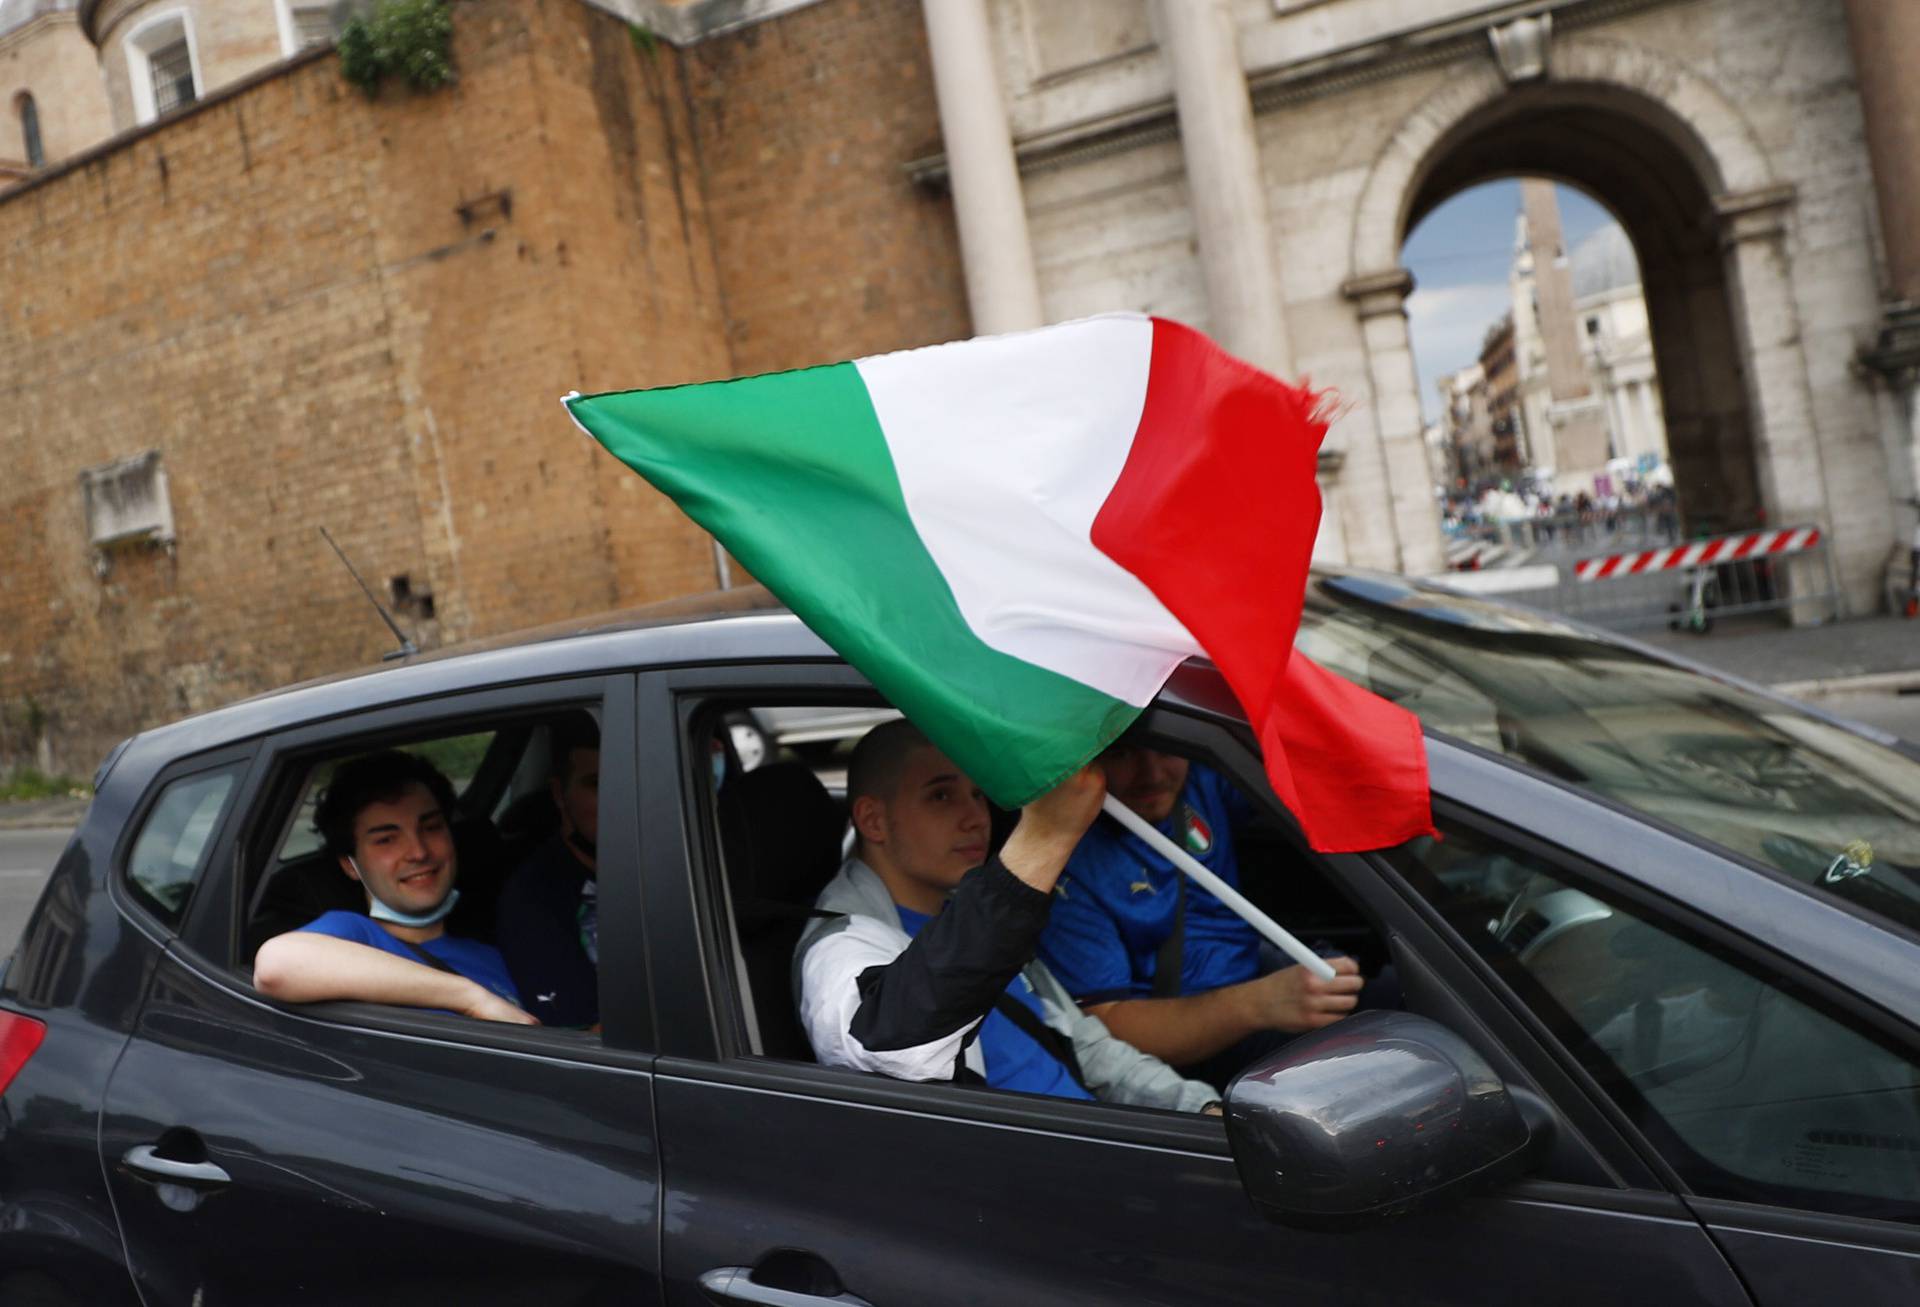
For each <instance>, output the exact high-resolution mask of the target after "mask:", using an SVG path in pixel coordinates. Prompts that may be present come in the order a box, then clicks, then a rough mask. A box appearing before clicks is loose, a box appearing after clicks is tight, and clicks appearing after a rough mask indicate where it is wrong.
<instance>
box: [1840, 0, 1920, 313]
mask: <svg viewBox="0 0 1920 1307" xmlns="http://www.w3.org/2000/svg"><path fill="white" fill-rule="evenodd" d="M1846 11H1847V35H1848V37H1849V38H1850V39H1851V41H1852V45H1853V69H1854V75H1855V77H1856V78H1857V79H1858V82H1859V86H1860V108H1861V109H1862V110H1863V111H1864V113H1865V115H1866V127H1867V157H1868V158H1869V159H1870V160H1871V161H1872V163H1873V182H1874V186H1873V189H1874V198H1875V199H1876V200H1877V201H1878V202H1879V209H1880V237H1881V240H1882V241H1884V242H1885V244H1886V248H1887V283H1888V286H1887V288H1888V290H1889V292H1890V293H1891V295H1890V297H1891V298H1892V299H1893V300H1894V301H1896V302H1898V303H1902V304H1909V305H1920V82H1916V80H1915V79H1914V75H1913V56H1914V52H1915V51H1916V50H1920V5H1916V4H1913V3H1912V2H1911V0H1846Z"/></svg>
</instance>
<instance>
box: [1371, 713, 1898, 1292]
mask: <svg viewBox="0 0 1920 1307" xmlns="http://www.w3.org/2000/svg"><path fill="white" fill-rule="evenodd" d="M1433 752H1434V777H1435V786H1436V791H1438V792H1442V793H1450V794H1451V795H1452V796H1453V797H1454V799H1455V800H1456V802H1451V803H1449V802H1446V801H1444V800H1443V801H1442V803H1441V805H1440V811H1441V814H1442V817H1441V828H1442V831H1443V832H1444V834H1445V835H1446V837H1447V838H1446V839H1445V840H1444V841H1442V842H1440V843H1438V844H1431V843H1426V842H1415V843H1414V844H1411V845H1408V846H1405V847H1403V849H1401V850H1398V851H1395V852H1394V853H1393V854H1391V855H1389V856H1388V859H1387V860H1388V861H1390V862H1392V863H1394V864H1395V865H1396V866H1397V867H1398V868H1399V870H1400V871H1401V872H1404V879H1403V880H1402V884H1403V885H1404V886H1405V887H1407V888H1408V891H1409V893H1410V894H1411V895H1412V896H1413V897H1415V898H1417V899H1420V900H1422V901H1424V904H1425V906H1427V907H1429V908H1432V909H1436V910H1437V911H1438V914H1439V915H1440V916H1442V917H1446V918H1448V919H1449V920H1450V921H1451V923H1452V924H1453V925H1454V926H1455V928H1456V934H1457V937H1458V938H1459V939H1460V941H1461V942H1462V943H1463V944H1464V945H1465V946H1466V948H1467V951H1468V952H1470V953H1473V954H1476V955H1477V960H1479V961H1481V962H1483V963H1484V964H1486V965H1488V966H1490V967H1492V968H1493V969H1495V970H1497V971H1499V972H1500V973H1501V976H1502V981H1503V987H1504V988H1505V989H1506V990H1507V992H1508V993H1509V995H1510V996H1511V999H1512V1001H1513V1003H1515V1004H1516V1005H1518V1006H1519V1007H1521V1008H1524V1009H1525V1012H1526V1015H1527V1016H1529V1017H1531V1018H1533V1019H1535V1020H1536V1021H1538V1022H1539V1023H1540V1025H1541V1027H1542V1028H1543V1029H1544V1030H1545V1031H1547V1032H1548V1033H1547V1035H1546V1038H1547V1040H1548V1042H1550V1043H1552V1044H1554V1045H1556V1046H1557V1047H1558V1049H1559V1052H1560V1058H1561V1060H1562V1063H1563V1065H1565V1066H1567V1067H1569V1068H1573V1070H1572V1074H1573V1076H1574V1077H1575V1078H1576V1079H1577V1080H1580V1081H1581V1082H1583V1083H1584V1084H1585V1086H1586V1087H1587V1091H1588V1093H1589V1094H1590V1095H1591V1096H1592V1097H1593V1098H1594V1099H1595V1100H1596V1101H1598V1102H1599V1103H1601V1104H1602V1105H1603V1106H1604V1107H1605V1109H1606V1110H1607V1111H1609V1112H1610V1113H1612V1114H1613V1115H1614V1116H1615V1118H1616V1120H1617V1121H1619V1123H1620V1127H1621V1129H1622V1131H1623V1133H1624V1134H1626V1135H1628V1136H1629V1137H1631V1138H1632V1139H1633V1140H1634V1141H1635V1144H1636V1147H1637V1148H1638V1149H1639V1150H1640V1151H1641V1152H1642V1153H1643V1155H1645V1156H1647V1157H1648V1158H1649V1160H1650V1161H1651V1162H1652V1164H1653V1165H1654V1166H1655V1167H1656V1168H1658V1169H1660V1170H1661V1171H1662V1172H1663V1173H1664V1174H1665V1175H1666V1177H1667V1179H1668V1182H1669V1183H1670V1184H1671V1185H1672V1186H1673V1187H1674V1188H1675V1189H1676V1190H1677V1191H1678V1192H1680V1193H1681V1194H1682V1195H1683V1197H1684V1201H1685V1202H1686V1204H1687V1206H1688V1207H1689V1209H1690V1210H1692V1211H1693V1212H1694V1213H1695V1214H1696V1215H1697V1216H1698V1217H1699V1219H1700V1220H1701V1221H1702V1222H1703V1223H1704V1225H1705V1226H1706V1228H1707V1229H1708V1230H1709V1232H1710V1233H1711V1235H1712V1237H1713V1239H1714V1241H1715V1242H1716V1244H1717V1245H1718V1246H1719V1247H1720V1248H1721V1249H1722V1250H1723V1251H1724V1253H1725V1254H1726V1256H1727V1258H1728V1259H1729V1261H1730V1262H1731V1263H1732V1264H1733V1265H1734V1266H1735V1268H1736V1269H1737V1270H1738V1271H1739V1273H1740V1275H1741V1277H1742V1279H1743V1280H1744V1281H1745V1283H1746V1284H1747V1285H1748V1286H1749V1287H1750V1288H1751V1290H1752V1293H1753V1296H1754V1298H1755V1299H1756V1301H1758V1302H1760V1303H1762V1304H1766V1305H1768V1307H1775V1305H1778V1307H1785V1305H1786V1304H1791V1303H1804V1302H1809V1301H1833V1302H1910V1301H1920V941H1916V940H1915V939H1914V938H1913V937H1911V936H1910V935H1908V934H1906V933H1904V932H1902V931H1900V930H1898V929H1897V928H1894V927H1892V926H1891V924H1890V923H1888V922H1887V921H1886V920H1885V919H1883V918H1878V917H1876V916H1874V915H1873V914H1871V913H1868V912H1865V911H1860V910H1849V909H1848V908H1847V907H1845V906H1843V905H1841V904H1840V903H1839V902H1838V901H1836V900H1831V899H1827V898H1825V897H1822V896H1819V895H1816V894H1812V893H1809V892H1807V891H1806V890H1805V889H1803V888H1802V887H1800V886H1798V885H1796V884H1794V883H1793V882H1791V881H1789V880H1788V879H1787V878H1786V877H1784V876H1782V875H1779V874H1775V873H1770V872H1767V871H1764V870H1762V869H1761V868H1759V867H1757V866H1755V867H1750V866H1746V865H1743V864H1740V863H1737V862H1735V861H1734V860H1732V859H1731V858H1729V857H1726V856H1724V855H1722V854H1721V853H1720V852H1719V851H1718V850H1716V849H1713V848H1710V847H1705V846H1703V845H1701V844H1697V843H1694V842H1692V841H1689V840H1688V839H1686V838H1683V837H1682V836H1680V835H1679V834H1678V833H1675V832H1669V831H1667V830H1665V829H1664V828H1661V827H1658V826H1657V825H1655V824H1653V823H1649V822H1647V821H1646V820H1644V819H1642V818H1640V817H1638V816H1636V815H1634V814H1631V813H1629V812H1626V811H1622V810H1617V809H1614V808H1611V807H1609V806H1607V805H1605V804H1604V803H1601V802H1598V801H1596V800H1594V799H1592V798H1590V797H1588V796H1586V795H1584V794H1581V793H1577V792H1574V791H1572V790H1570V789H1567V788H1563V787H1561V786H1559V785H1557V784H1555V783H1552V782H1550V781H1548V780H1546V779H1545V778H1542V777H1538V776H1533V775H1528V774H1525V773H1522V772H1521V771H1519V770H1517V769H1514V768H1512V767H1510V766H1507V765H1506V764H1503V763H1499V762H1496V761H1494V760H1493V759H1491V758H1489V757H1487V756H1485V755H1482V754H1479V753H1477V752H1475V751H1471V750H1467V749H1460V748H1450V747H1445V746H1440V747H1437V748H1436V749H1435V750H1434V751H1433ZM1879 874H1887V875H1899V874H1903V873H1901V872H1900V871H1899V870H1898V869H1889V870H1887V871H1884V872H1881V873H1879ZM1490 882H1495V883H1497V892H1496V893H1495V894H1493V895H1491V896H1488V895H1481V896H1479V897H1476V896H1475V894H1474V892H1473V891H1474V887H1476V886H1481V887H1484V886H1486V885H1487V884H1489V883H1490Z"/></svg>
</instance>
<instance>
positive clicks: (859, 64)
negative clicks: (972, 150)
mask: <svg viewBox="0 0 1920 1307" xmlns="http://www.w3.org/2000/svg"><path fill="white" fill-rule="evenodd" d="M683 67H684V70H685V72H684V75H685V81H686V93H687V96H688V101H689V103H690V105H691V107H692V111H693V115H694V124H695V133H696V136H697V139H698V141H699V148H700V163H701V169H702V172H703V175H704V180H705V183H706V190H707V196H708V203H709V205H710V212H711V216H712V230H713V248H714V258H715V260H716V262H717V263H718V265H719V268H720V273H721V278H722V282H723V285H724V290H725V306H726V326H727V339H728V341H729V343H730V344H731V346H732V349H733V358H734V364H735V366H736V368H737V369H738V370H739V371H741V372H743V373H753V372H764V371H769V370H772V369H776V368H791V367H799V366H803V365H806V364H811V363H820V362H827V361H832V360H836V359H843V358H853V357H857V356H859V355H862V354H872V353H877V352H880V351H883V350H892V349H904V348H909V347H912V346H917V345H926V344H932V343H935V342H938V341H943V340H953V339H957V338H960V337H963V336H966V335H968V334H969V323H968V317H967V304H966V287H965V284H964V282H963V280H962V272H961V267H960V247H959V238H958V236H957V234H956V232H955V229H954V220H953V207H952V205H951V203H950V202H949V201H948V200H947V199H946V198H945V197H944V196H939V195H931V194H928V193H926V192H924V191H921V190H917V189H915V188H914V187H913V186H912V185H910V184H909V183H908V181H907V178H906V174H905V172H904V171H903V168H902V165H903V164H905V163H906V162H907V161H908V160H909V159H912V158H915V157H918V156H921V155H925V154H928V153H932V152H934V151H936V150H938V149H939V148H940V120H939V116H938V112H937V110H936V107H935V104H934V99H933V81H932V71H931V68H930V65H929V60H928V54H927V40H926V29H925V27H924V25H923V24H922V22H921V17H920V7H919V6H918V5H916V4H908V3H904V2H903V0H829V2H828V3H825V4H818V5H812V6H809V7H807V8H803V9H799V10H796V11H794V12H792V13H789V14H785V15H783V16H781V17H779V18H776V19H773V20H771V21H768V22H764V23H759V24H756V25H754V26H752V27H748V28H744V29H742V30H740V31H738V32H735V33H733V34H731V35H729V36H727V37H724V38H721V39H718V40H712V41H706V42H702V43H700V44H698V45H695V46H692V47H690V48H689V49H688V50H687V51H686V52H685V54H684V57H683Z"/></svg>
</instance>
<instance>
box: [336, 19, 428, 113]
mask: <svg viewBox="0 0 1920 1307" xmlns="http://www.w3.org/2000/svg"><path fill="white" fill-rule="evenodd" d="M337 46H338V48H339V51H340V72H341V75H342V76H344V77H345V78H346V79H347V80H348V81H349V82H352V83H353V84H354V85H355V86H358V87H359V88H360V89H361V90H363V91H365V92H366V93H367V94H368V95H372V94H373V93H374V92H375V91H377V90H379V89H380V84H381V82H383V81H384V80H385V79H386V78H388V77H389V76H395V77H404V78H406V79H407V82H408V84H409V85H411V86H412V87H413V88H414V89H415V90H420V91H431V90H433V89H434V88H435V87H439V86H445V85H446V84H447V83H448V82H451V81H452V80H453V15H452V14H450V13H449V12H448V11H447V5H446V0H374V2H373V3H372V4H370V5H367V6H364V7H363V8H361V9H360V11H359V12H357V13H356V14H354V16H353V17H352V18H350V19H348V20H347V22H346V25H345V26H344V27H342V28H341V29H340V39H339V41H338V42H337Z"/></svg>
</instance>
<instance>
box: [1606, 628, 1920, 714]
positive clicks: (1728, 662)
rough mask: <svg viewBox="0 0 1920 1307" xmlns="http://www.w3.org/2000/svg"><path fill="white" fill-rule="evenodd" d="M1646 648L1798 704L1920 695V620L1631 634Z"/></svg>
mask: <svg viewBox="0 0 1920 1307" xmlns="http://www.w3.org/2000/svg"><path fill="white" fill-rule="evenodd" d="M1633 634H1634V635H1635V637H1636V638H1638V639H1639V640H1641V641H1642V642H1643V643H1645V644H1650V645H1654V646H1656V647H1657V648H1660V649H1664V650H1666V651H1668V652H1669V653H1673V654H1676V655H1678V656H1679V657H1682V658H1689V659H1692V660H1693V661H1694V662H1699V663H1705V664H1706V665H1707V666H1709V667H1714V668H1717V669H1719V670H1721V671H1724V672H1729V673H1731V674H1733V675H1735V676H1742V677H1745V678H1746V679H1747V680H1750V681H1759V682H1761V683H1762V684H1764V685H1771V686H1774V687H1776V688H1777V689H1780V690H1782V691H1783V692H1785V693H1787V694H1791V695H1793V696H1795V697H1796V698H1801V699H1818V698H1823V697H1825V696H1827V695H1833V694H1849V695H1852V694H1867V693H1883V694H1899V693H1902V692H1910V691H1920V619H1916V620H1912V621H1909V620H1908V619H1906V618H1902V617H1862V618H1857V619H1855V620H1852V621H1844V622H1829V623H1827V624H1825V625H1823V626H1804V627H1800V628H1798V629H1793V628H1789V627H1783V626H1780V625H1778V624H1776V623H1774V622H1772V621H1767V620H1760V619H1756V620H1753V621H1751V622H1748V623H1745V624H1741V623H1739V622H1737V621H1721V622H1717V623H1715V625H1714V628H1713V631H1712V633H1711V634H1709V635H1689V634H1687V633H1685V632H1674V631H1651V632H1634V633H1633Z"/></svg>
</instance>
